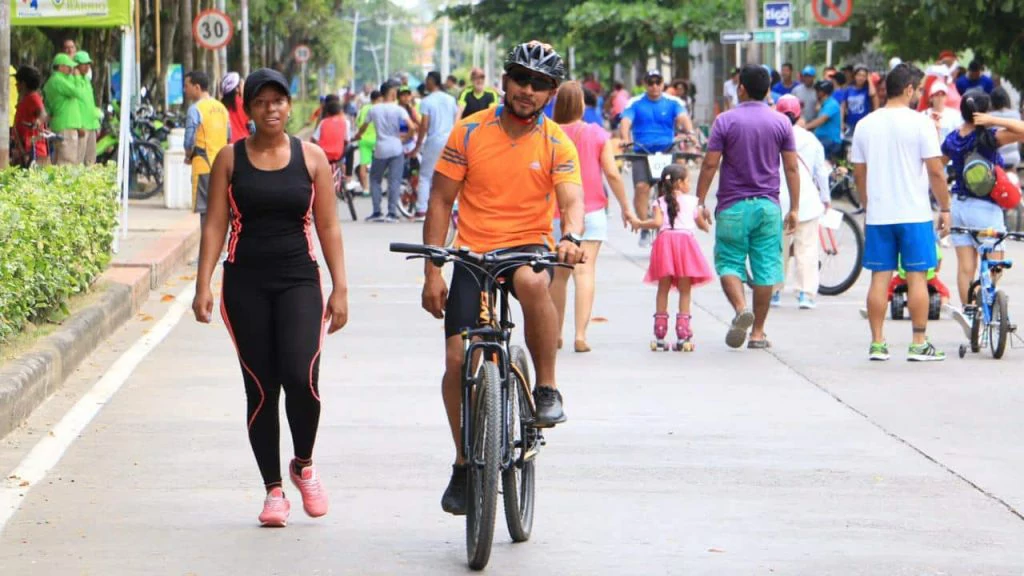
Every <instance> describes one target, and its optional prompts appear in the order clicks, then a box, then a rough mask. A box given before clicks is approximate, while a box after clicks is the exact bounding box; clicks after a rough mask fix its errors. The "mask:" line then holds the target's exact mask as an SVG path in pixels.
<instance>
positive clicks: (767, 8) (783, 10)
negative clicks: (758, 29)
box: [764, 2, 793, 29]
mask: <svg viewBox="0 0 1024 576" xmlns="http://www.w3.org/2000/svg"><path fill="white" fill-rule="evenodd" d="M791 26H793V4H791V3H790V2H765V3H764V27H765V28H770V29H772V28H789V27H791Z"/></svg>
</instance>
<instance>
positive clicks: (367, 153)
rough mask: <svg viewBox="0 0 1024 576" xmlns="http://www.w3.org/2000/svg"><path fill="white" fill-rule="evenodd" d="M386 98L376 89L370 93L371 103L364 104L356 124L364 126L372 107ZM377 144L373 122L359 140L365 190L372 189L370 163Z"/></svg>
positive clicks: (360, 174) (360, 166) (360, 171)
mask: <svg viewBox="0 0 1024 576" xmlns="http://www.w3.org/2000/svg"><path fill="white" fill-rule="evenodd" d="M383 99H384V97H383V96H381V93H380V92H378V91H377V90H374V91H373V92H371V93H370V103H369V104H366V105H364V106H363V107H362V108H361V109H360V110H359V114H357V115H356V126H362V125H363V124H366V117H367V115H368V114H369V113H370V108H373V106H374V105H376V104H380V103H381V101H382V100H383ZM376 146H377V129H376V128H374V127H373V122H370V125H369V126H368V127H367V128H366V131H365V132H363V137H362V138H361V139H360V140H359V183H360V184H361V185H362V186H363V190H369V189H370V163H371V162H373V149H374V147H376Z"/></svg>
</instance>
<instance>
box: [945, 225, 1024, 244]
mask: <svg viewBox="0 0 1024 576" xmlns="http://www.w3.org/2000/svg"><path fill="white" fill-rule="evenodd" d="M949 231H950V233H952V234H969V235H970V236H971V237H972V238H974V239H975V240H976V241H977V240H978V239H980V238H985V239H994V240H996V243H999V242H1002V241H1003V240H1007V239H1009V240H1017V241H1024V233H1020V232H999V231H997V230H995V229H993V228H964V227H962V226H954V227H952V228H950V229H949Z"/></svg>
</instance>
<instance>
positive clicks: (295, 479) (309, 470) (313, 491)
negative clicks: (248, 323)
mask: <svg viewBox="0 0 1024 576" xmlns="http://www.w3.org/2000/svg"><path fill="white" fill-rule="evenodd" d="M294 464H295V461H294V460H292V461H291V462H290V463H289V464H288V475H289V476H291V478H292V484H295V487H296V488H298V489H299V493H301V494H302V508H303V509H304V510H305V511H306V514H308V515H309V516H310V517H311V518H319V517H320V516H323V515H324V514H327V493H326V492H324V487H323V485H322V484H321V483H320V475H319V474H317V473H316V469H315V468H313V467H312V466H306V467H305V468H303V469H302V474H301V476H300V475H298V474H296V473H295V466H294Z"/></svg>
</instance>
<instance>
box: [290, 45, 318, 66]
mask: <svg viewBox="0 0 1024 576" xmlns="http://www.w3.org/2000/svg"><path fill="white" fill-rule="evenodd" d="M293 53H294V54H295V61H296V62H298V63H299V64H302V63H304V62H308V61H309V59H310V58H311V57H312V56H313V51H312V50H310V48H309V46H306V45H305V44H299V45H298V46H296V47H295V51H294V52H293Z"/></svg>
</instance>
